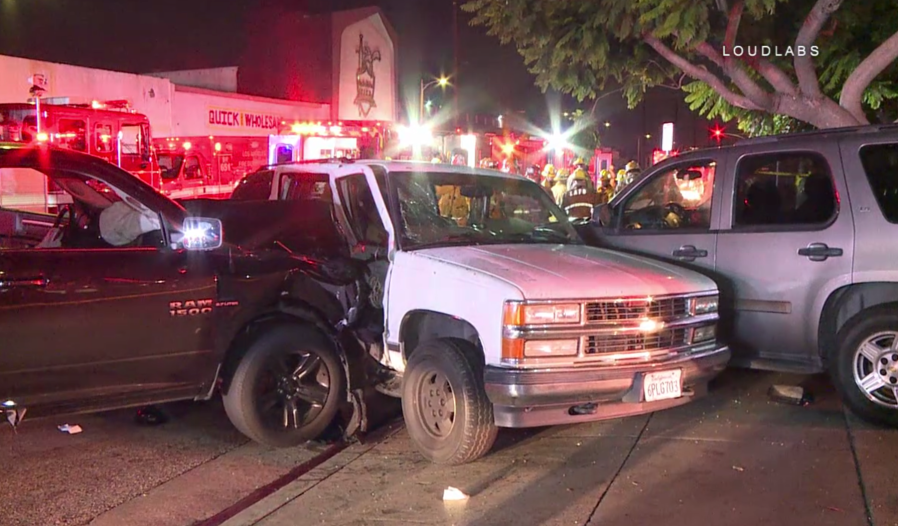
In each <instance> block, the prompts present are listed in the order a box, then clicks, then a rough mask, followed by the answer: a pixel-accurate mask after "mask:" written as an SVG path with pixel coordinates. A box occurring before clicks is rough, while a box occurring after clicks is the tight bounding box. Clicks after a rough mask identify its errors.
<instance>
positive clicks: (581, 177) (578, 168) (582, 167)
mask: <svg viewBox="0 0 898 526" xmlns="http://www.w3.org/2000/svg"><path fill="white" fill-rule="evenodd" d="M573 166H574V171H573V172H572V173H571V176H570V177H569V178H568V180H567V186H568V189H569V190H570V188H571V185H572V183H573V182H574V181H586V187H587V188H588V189H590V190H592V189H593V188H592V181H591V180H590V178H589V172H587V171H586V161H584V160H583V158H582V157H578V158H577V160H576V161H574V164H573Z"/></svg>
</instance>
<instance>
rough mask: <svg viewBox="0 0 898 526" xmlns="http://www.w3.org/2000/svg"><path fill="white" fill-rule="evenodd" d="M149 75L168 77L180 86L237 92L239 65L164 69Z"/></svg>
mask: <svg viewBox="0 0 898 526" xmlns="http://www.w3.org/2000/svg"><path fill="white" fill-rule="evenodd" d="M147 75H149V76H151V77H159V78H165V79H168V80H170V81H172V82H173V83H175V84H177V85H179V86H190V87H193V88H204V89H211V90H215V91H226V92H229V93H236V92H237V66H232V67H226V68H206V69H185V70H181V71H162V72H158V73H147Z"/></svg>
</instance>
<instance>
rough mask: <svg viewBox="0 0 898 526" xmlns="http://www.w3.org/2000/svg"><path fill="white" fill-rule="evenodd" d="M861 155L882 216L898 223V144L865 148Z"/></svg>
mask: <svg viewBox="0 0 898 526" xmlns="http://www.w3.org/2000/svg"><path fill="white" fill-rule="evenodd" d="M860 155H861V163H862V164H863V165H864V172H866V174H867V181H869V182H870V189H871V190H873V195H875V196H876V202H877V203H879V209H880V210H881V211H882V215H883V216H885V218H886V220H887V221H888V222H889V223H898V144H876V145H871V146H864V147H863V148H861V152H860Z"/></svg>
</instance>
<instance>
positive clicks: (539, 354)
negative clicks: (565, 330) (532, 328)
mask: <svg viewBox="0 0 898 526" xmlns="http://www.w3.org/2000/svg"><path fill="white" fill-rule="evenodd" d="M579 346H580V341H579V340H528V341H527V342H525V343H524V356H525V357H527V358H551V357H554V356H577V350H578V348H579Z"/></svg>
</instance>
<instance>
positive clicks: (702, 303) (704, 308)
mask: <svg viewBox="0 0 898 526" xmlns="http://www.w3.org/2000/svg"><path fill="white" fill-rule="evenodd" d="M692 301H693V303H692V314H693V315H700V314H711V313H712V312H717V306H718V304H719V303H720V300H719V297H718V296H703V297H701V298H695V299H694V300H692Z"/></svg>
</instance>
